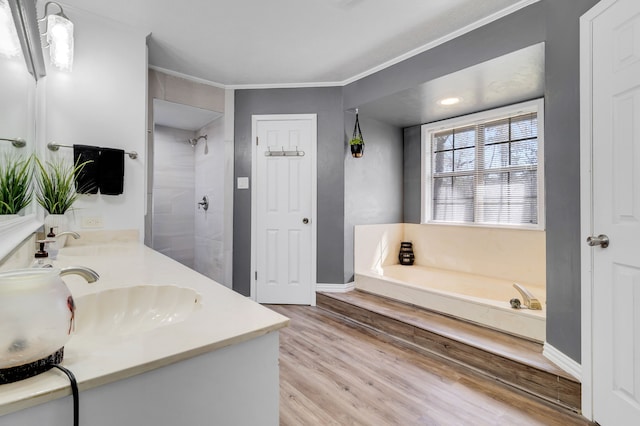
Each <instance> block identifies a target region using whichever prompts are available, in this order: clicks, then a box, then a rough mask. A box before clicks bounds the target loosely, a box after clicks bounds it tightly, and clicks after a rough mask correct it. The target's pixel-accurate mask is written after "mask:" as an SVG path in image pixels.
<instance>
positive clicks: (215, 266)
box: [194, 118, 226, 283]
mask: <svg viewBox="0 0 640 426" xmlns="http://www.w3.org/2000/svg"><path fill="white" fill-rule="evenodd" d="M197 135H207V137H208V141H207V144H208V146H209V151H208V154H205V150H204V148H205V144H204V140H202V139H201V140H200V142H198V145H197V146H196V151H195V198H196V202H198V201H200V200H202V197H203V196H205V195H206V196H207V197H208V198H209V210H207V211H204V210H203V209H199V210H196V211H195V213H196V214H195V259H194V269H195V270H196V271H198V272H200V273H201V274H203V275H206V276H207V277H209V278H211V279H213V280H215V281H217V282H219V283H225V281H226V280H225V263H224V262H225V251H224V222H223V218H224V208H225V193H224V182H225V158H226V156H225V142H224V119H223V118H218V119H217V120H214V121H213V122H211V123H210V124H209V125H207V126H206V127H204V128H203V129H201V130H200V131H199V132H198V133H197Z"/></svg>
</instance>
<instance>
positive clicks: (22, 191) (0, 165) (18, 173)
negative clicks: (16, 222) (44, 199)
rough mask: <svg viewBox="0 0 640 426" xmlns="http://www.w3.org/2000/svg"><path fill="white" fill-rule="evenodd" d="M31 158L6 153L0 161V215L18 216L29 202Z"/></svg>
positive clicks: (31, 170)
mask: <svg viewBox="0 0 640 426" xmlns="http://www.w3.org/2000/svg"><path fill="white" fill-rule="evenodd" d="M32 175H33V156H28V157H26V158H24V157H21V156H19V155H17V154H14V153H6V154H5V155H4V156H3V157H2V159H0V214H18V212H20V211H21V210H22V209H24V208H25V207H26V206H27V205H29V203H30V202H31V198H32V195H33V188H32V187H31V176H32Z"/></svg>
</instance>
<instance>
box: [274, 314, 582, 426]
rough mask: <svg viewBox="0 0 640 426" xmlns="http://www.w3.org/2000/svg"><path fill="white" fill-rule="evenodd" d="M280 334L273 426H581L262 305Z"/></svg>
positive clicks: (467, 378)
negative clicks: (285, 322) (279, 323)
mask: <svg viewBox="0 0 640 426" xmlns="http://www.w3.org/2000/svg"><path fill="white" fill-rule="evenodd" d="M269 307H270V308H271V309H273V310H275V311H277V312H280V313H281V314H283V315H285V316H287V317H289V318H290V319H291V324H290V326H289V327H287V328H285V329H283V330H281V332H280V424H281V425H292V426H293V425H295V426H298V425H376V426H378V425H447V426H448V425H473V426H482V425H510V426H511V425H549V426H553V425H558V426H567V425H588V424H590V423H589V422H588V421H587V420H586V419H584V418H582V417H580V416H578V415H574V414H572V413H569V412H567V411H564V410H559V409H557V408H555V407H551V406H550V405H547V404H545V403H543V402H539V401H537V400H534V399H533V398H531V397H530V396H527V395H525V394H522V393H519V392H517V391H514V390H511V389H509V388H507V387H506V386H504V385H502V384H500V383H498V382H496V381H492V380H490V379H487V378H485V377H482V376H480V375H477V374H475V373H473V372H471V371H468V370H467V369H464V368H463V367H459V366H456V365H455V364H453V363H450V362H448V361H445V360H442V359H439V358H436V357H435V356H429V355H425V354H421V353H418V352H416V351H413V350H411V349H409V348H406V347H403V346H402V345H400V344H398V343H396V342H395V341H394V340H393V339H392V338H389V337H387V336H386V335H384V334H382V333H377V332H375V331H373V330H368V329H365V328H362V327H359V326H358V325H357V324H355V323H352V322H349V321H344V320H342V319H340V318H339V317H338V316H335V315H334V314H331V313H329V312H327V311H324V310H322V309H320V308H317V307H309V306H291V305H290V306H279V305H270V306H269Z"/></svg>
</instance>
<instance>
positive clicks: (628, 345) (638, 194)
mask: <svg viewBox="0 0 640 426" xmlns="http://www.w3.org/2000/svg"><path fill="white" fill-rule="evenodd" d="M600 6H601V13H599V14H598V15H597V17H595V18H594V19H593V20H592V21H591V34H592V37H591V39H592V50H591V55H592V56H591V60H592V71H591V72H592V79H591V85H592V89H591V90H592V99H591V111H592V124H591V126H592V127H591V138H592V142H591V143H592V179H591V182H592V184H591V185H592V194H591V197H592V204H591V229H590V231H591V234H592V235H591V236H589V237H590V239H589V241H588V244H589V246H591V247H592V248H591V249H590V250H591V253H589V254H590V256H591V265H592V275H591V277H592V302H591V305H592V308H591V314H592V336H593V337H592V338H593V341H592V356H593V359H592V374H593V418H594V420H595V421H597V422H598V423H599V424H601V425H603V426H607V425H611V426H623V425H637V424H639V423H638V422H640V420H639V419H640V1H639V0H618V1H608V2H602V3H601V4H600ZM585 237H586V236H585Z"/></svg>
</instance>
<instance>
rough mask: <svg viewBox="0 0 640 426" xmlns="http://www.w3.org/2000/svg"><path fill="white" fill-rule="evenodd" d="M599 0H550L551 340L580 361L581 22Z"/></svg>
mask: <svg viewBox="0 0 640 426" xmlns="http://www.w3.org/2000/svg"><path fill="white" fill-rule="evenodd" d="M597 2H598V1H597V0H579V1H571V2H566V1H564V2H562V1H561V2H558V1H551V0H549V1H546V2H545V6H546V9H547V10H546V22H547V43H546V48H545V50H546V53H545V86H546V87H545V144H544V161H545V197H546V221H547V225H546V226H547V341H548V342H549V343H550V344H551V345H553V346H554V347H555V348H557V349H558V350H560V351H561V352H563V353H564V354H566V355H567V356H569V357H571V358H572V359H574V360H576V361H578V362H580V360H581V351H580V346H581V339H580V331H581V330H580V329H581V323H580V294H581V292H580V248H581V246H580V245H581V244H583V238H582V236H581V235H580V78H579V76H580V55H579V53H580V25H579V17H580V15H582V14H583V13H584V12H586V11H587V10H589V9H590V8H591V7H592V6H593V5H595V4H596V3H597Z"/></svg>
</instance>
